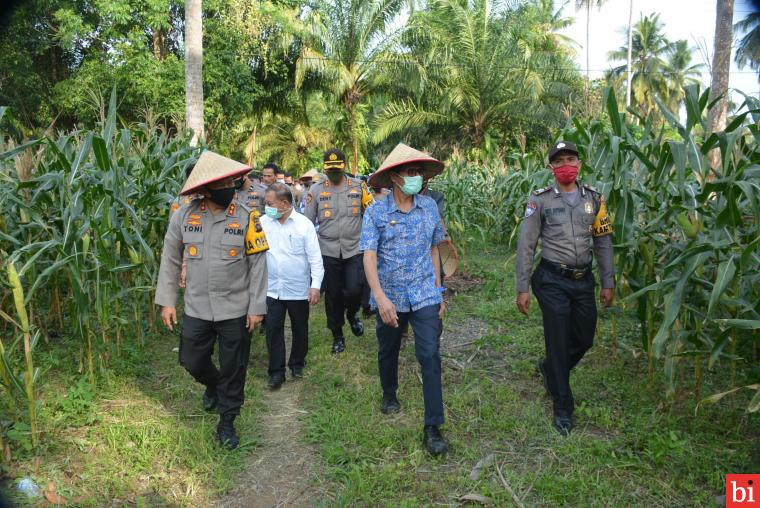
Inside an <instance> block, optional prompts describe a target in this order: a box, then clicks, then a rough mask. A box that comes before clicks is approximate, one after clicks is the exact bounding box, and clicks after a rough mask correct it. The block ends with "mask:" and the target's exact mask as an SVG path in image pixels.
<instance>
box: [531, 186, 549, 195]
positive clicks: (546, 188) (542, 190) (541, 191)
mask: <svg viewBox="0 0 760 508" xmlns="http://www.w3.org/2000/svg"><path fill="white" fill-rule="evenodd" d="M550 190H552V188H551V186H549V187H544V188H542V189H538V190H534V191H533V195H534V196H539V195H541V194H543V193H544V192H549V191H550Z"/></svg>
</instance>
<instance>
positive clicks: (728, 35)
mask: <svg viewBox="0 0 760 508" xmlns="http://www.w3.org/2000/svg"><path fill="white" fill-rule="evenodd" d="M715 5H716V13H715V39H714V49H713V61H712V69H711V70H712V80H711V81H710V98H711V99H713V100H714V99H717V98H718V97H721V99H720V100H719V101H718V103H717V104H715V106H713V108H712V109H711V110H710V131H711V132H717V131H722V130H723V129H725V128H726V117H727V116H728V72H729V69H730V67H731V44H732V42H733V31H732V30H731V26H732V23H733V18H734V0H717V1H716V3H715ZM717 153H718V152H717V151H713V152H712V154H713V155H712V156H711V159H712V166H713V167H716V166H717V165H718V163H719V160H718V159H717Z"/></svg>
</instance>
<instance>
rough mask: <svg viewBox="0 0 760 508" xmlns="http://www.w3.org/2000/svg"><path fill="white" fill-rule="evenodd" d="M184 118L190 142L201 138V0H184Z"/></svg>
mask: <svg viewBox="0 0 760 508" xmlns="http://www.w3.org/2000/svg"><path fill="white" fill-rule="evenodd" d="M185 119H186V121H187V126H188V128H189V129H191V130H192V131H193V138H192V140H191V144H192V145H193V146H194V145H196V144H197V143H198V141H199V140H201V139H203V137H204V131H203V124H204V122H203V12H202V6H201V0H186V1H185Z"/></svg>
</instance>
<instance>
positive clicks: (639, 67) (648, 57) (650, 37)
mask: <svg viewBox="0 0 760 508" xmlns="http://www.w3.org/2000/svg"><path fill="white" fill-rule="evenodd" d="M663 29H664V24H663V23H661V22H660V15H659V14H651V15H649V16H642V17H641V19H639V21H638V22H637V23H636V24H635V25H634V27H633V36H632V38H631V41H632V46H631V53H632V59H633V62H632V70H633V76H632V78H631V92H632V105H633V106H634V107H636V108H637V109H638V110H639V111H640V112H641V114H643V115H647V114H650V113H652V112H654V111H655V110H656V108H657V103H656V101H655V96H659V97H667V95H668V83H667V80H666V78H665V72H666V70H667V69H666V68H667V62H666V61H665V58H666V57H667V55H668V53H669V52H671V51H672V46H673V45H672V43H671V42H670V41H669V40H668V39H667V38H666V37H665V33H664V32H663ZM608 58H609V59H610V60H612V61H619V60H624V61H625V60H627V59H628V44H627V43H626V44H624V45H623V46H621V47H620V48H619V49H617V50H615V51H610V52H609V53H608ZM626 70H627V65H626V64H623V65H620V66H618V67H615V68H613V69H612V76H613V77H615V78H619V77H622V76H625V73H626Z"/></svg>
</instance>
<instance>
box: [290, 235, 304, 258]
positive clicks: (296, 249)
mask: <svg viewBox="0 0 760 508" xmlns="http://www.w3.org/2000/svg"><path fill="white" fill-rule="evenodd" d="M305 250H306V239H305V238H304V237H302V236H291V237H290V252H292V253H293V254H303V253H304V251H305Z"/></svg>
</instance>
